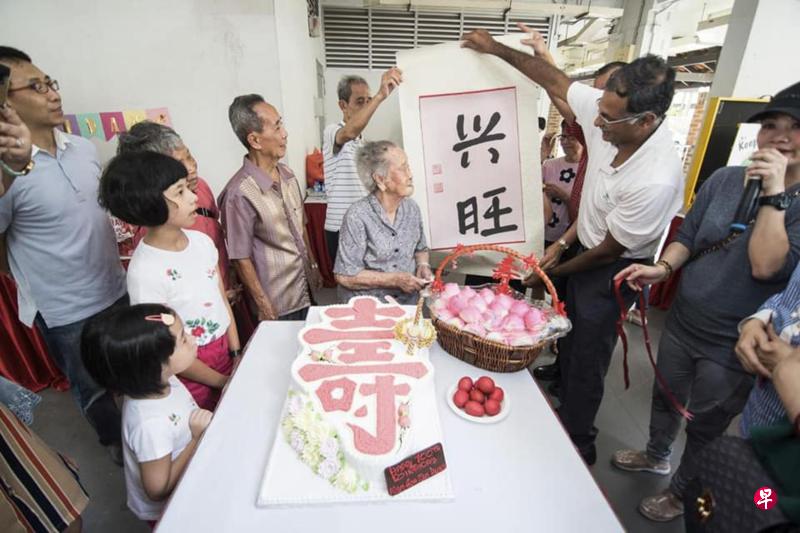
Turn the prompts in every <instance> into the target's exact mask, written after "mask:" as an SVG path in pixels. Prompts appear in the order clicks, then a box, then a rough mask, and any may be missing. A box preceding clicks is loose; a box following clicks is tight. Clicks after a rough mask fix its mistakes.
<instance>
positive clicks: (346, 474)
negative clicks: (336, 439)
mask: <svg viewBox="0 0 800 533" xmlns="http://www.w3.org/2000/svg"><path fill="white" fill-rule="evenodd" d="M332 482H333V486H334V487H336V488H337V489H341V490H344V491H347V492H355V491H356V490H358V485H359V478H358V474H357V473H356V471H355V470H353V468H352V467H350V466H347V465H345V466H344V467H343V468H342V469H341V470H339V473H338V474H336V477H335V478H334V479H333V480H332Z"/></svg>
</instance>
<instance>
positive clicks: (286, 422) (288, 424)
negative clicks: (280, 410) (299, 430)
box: [281, 415, 294, 441]
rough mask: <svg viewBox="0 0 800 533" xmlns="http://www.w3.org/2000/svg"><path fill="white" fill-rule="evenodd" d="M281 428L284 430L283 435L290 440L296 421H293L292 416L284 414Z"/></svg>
mask: <svg viewBox="0 0 800 533" xmlns="http://www.w3.org/2000/svg"><path fill="white" fill-rule="evenodd" d="M281 429H282V430H283V436H284V437H286V440H287V441H288V440H289V436H290V435H291V434H292V430H294V422H292V417H291V416H288V415H287V416H284V417H283V421H282V422H281Z"/></svg>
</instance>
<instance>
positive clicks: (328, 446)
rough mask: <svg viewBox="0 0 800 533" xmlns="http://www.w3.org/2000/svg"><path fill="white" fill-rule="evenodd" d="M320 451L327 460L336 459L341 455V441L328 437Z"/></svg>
mask: <svg viewBox="0 0 800 533" xmlns="http://www.w3.org/2000/svg"><path fill="white" fill-rule="evenodd" d="M319 451H320V453H321V454H322V456H323V457H324V458H326V459H336V457H337V455H338V453H339V439H337V438H336V437H328V438H327V439H325V440H323V441H322V444H321V445H320V447H319Z"/></svg>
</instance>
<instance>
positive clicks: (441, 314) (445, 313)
mask: <svg viewBox="0 0 800 533" xmlns="http://www.w3.org/2000/svg"><path fill="white" fill-rule="evenodd" d="M436 316H437V317H438V318H439V320H444V321H445V322H447V321H448V320H450V319H451V318H453V317H454V316H456V315H454V314H453V313H451V312H450V310H449V309H447V308H446V307H445V308H444V309H442V310H441V311H438V312H437V313H436Z"/></svg>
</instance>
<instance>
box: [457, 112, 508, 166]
mask: <svg viewBox="0 0 800 533" xmlns="http://www.w3.org/2000/svg"><path fill="white" fill-rule="evenodd" d="M499 122H500V113H498V112H497V111H495V112H494V113H492V116H491V117H489V123H488V124H487V125H486V129H484V130H483V131H481V116H480V115H475V116H474V117H473V118H472V130H473V131H474V132H475V133H479V135H478V136H477V137H475V138H473V139H467V132H465V131H464V115H463V114H461V115H458V117H457V118H456V133H457V134H458V138H459V142H457V143H456V144H454V145H453V151H454V152H461V151H462V150H464V152H463V153H462V154H461V168H467V167H468V166H469V152H468V151H466V150H467V148H469V147H471V146H475V145H477V144H483V143H488V142H492V141H499V140H502V139H505V138H506V134H505V133H492V130H494V128H495V127H496V126H497V124H498V123H499ZM489 154H490V155H491V159H490V161H491V162H492V163H493V164H496V163H497V162H498V161H499V160H500V152H498V151H497V149H496V148H489Z"/></svg>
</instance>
